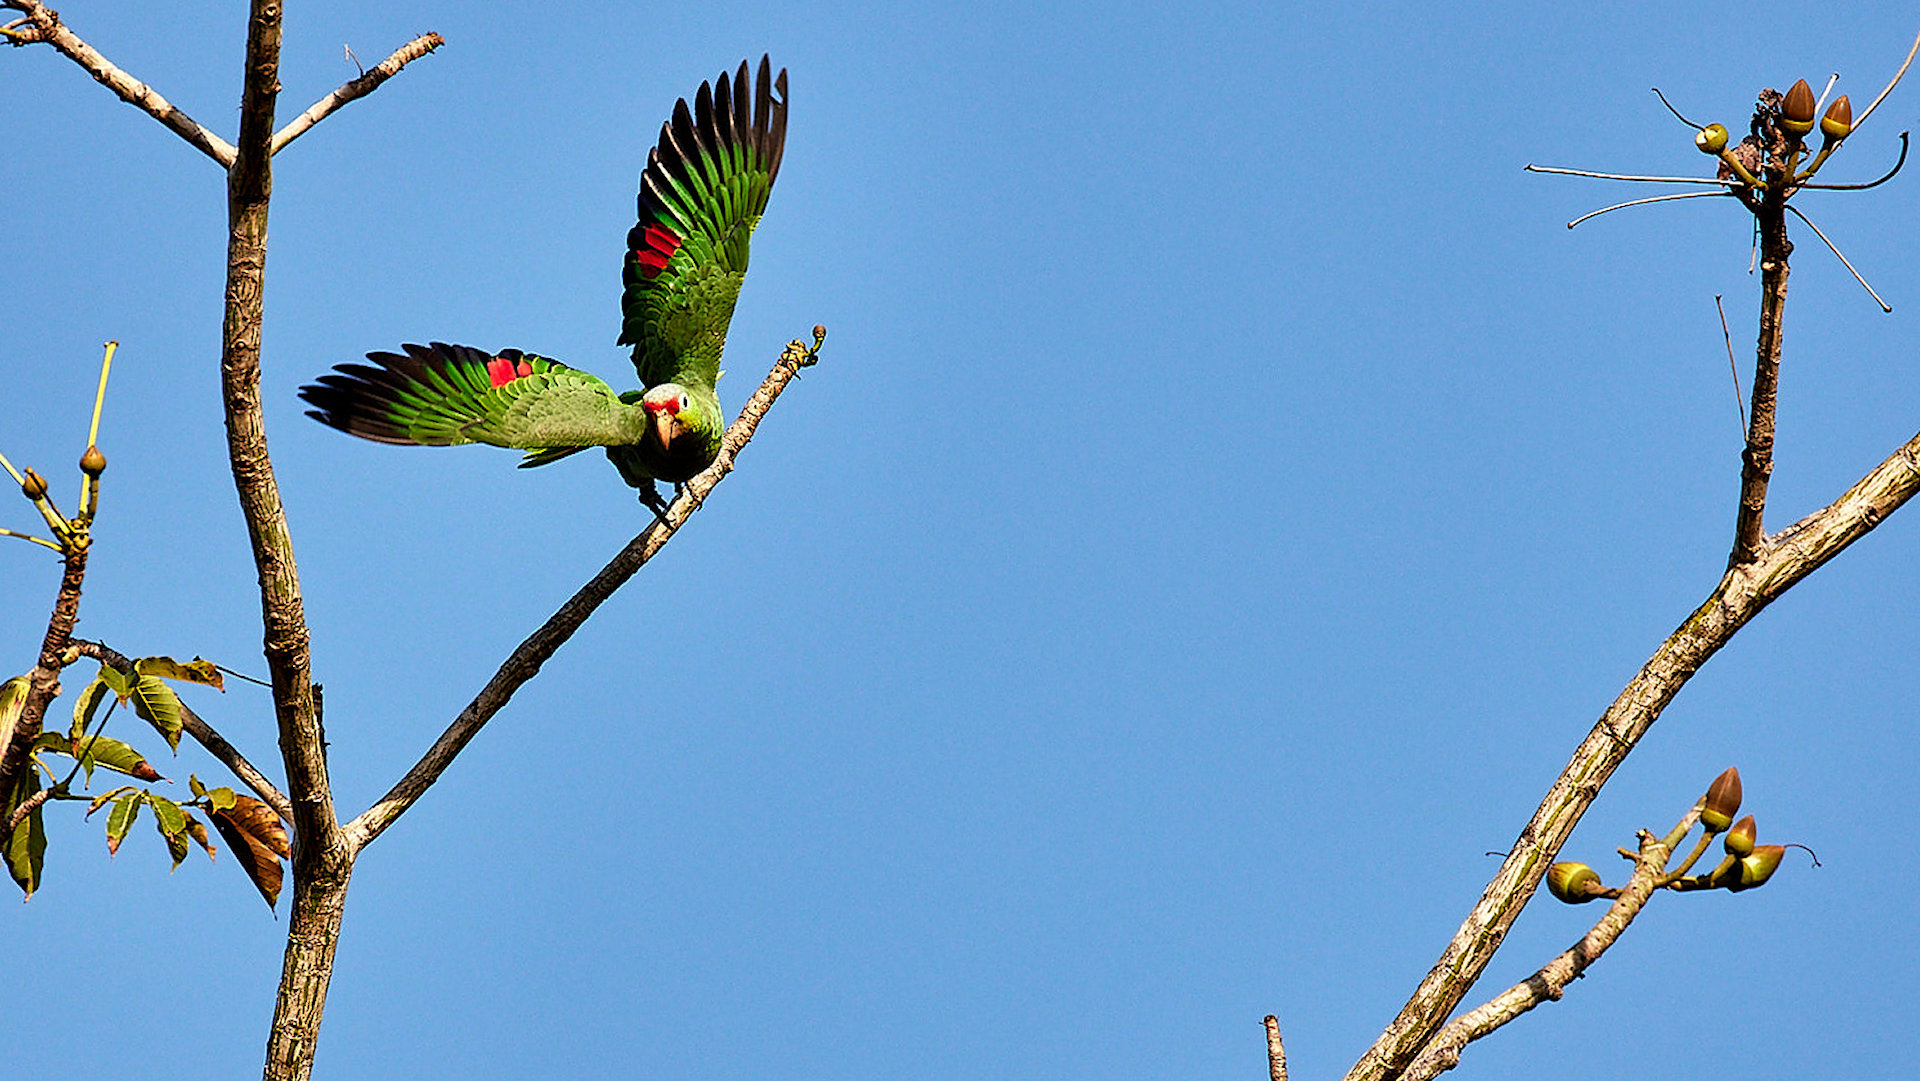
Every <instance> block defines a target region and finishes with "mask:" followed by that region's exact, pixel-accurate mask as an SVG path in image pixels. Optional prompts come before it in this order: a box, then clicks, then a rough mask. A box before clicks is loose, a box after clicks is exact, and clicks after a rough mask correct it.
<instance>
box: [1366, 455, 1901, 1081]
mask: <svg viewBox="0 0 1920 1081" xmlns="http://www.w3.org/2000/svg"><path fill="white" fill-rule="evenodd" d="M1916 491H1920V434H1916V435H1915V436H1914V437H1913V438H1912V439H1909V440H1908V441H1907V442H1906V443H1905V444H1904V445H1902V446H1901V447H1900V448H1899V449H1897V450H1895V451H1894V452H1893V453H1892V454H1890V455H1888V456H1887V458H1886V459H1885V460H1884V461H1882V462H1881V463H1880V464H1879V465H1878V466H1875V467H1874V468H1873V470H1872V471H1871V472H1869V473H1867V475H1866V476H1864V477H1862V478H1861V479H1860V480H1859V481H1858V482H1857V483H1855V484H1854V485H1853V487H1851V488H1849V489H1847V491H1846V492H1844V493H1843V494H1842V495H1841V496H1840V497H1839V498H1838V499H1835V500H1834V501H1833V502H1832V503H1830V504H1828V505H1827V506H1826V507H1824V508H1822V509H1820V510H1818V511H1816V512H1814V513H1813V514H1810V515H1808V516H1807V517H1805V518H1803V519H1801V520H1800V521H1799V522H1796V523H1794V524H1793V525H1791V526H1788V527H1787V528H1786V529H1784V530H1781V531H1780V532H1779V533H1777V534H1775V535H1774V536H1772V537H1770V538H1767V539H1766V542H1765V543H1764V544H1763V545H1762V546H1761V548H1760V550H1759V553H1758V555H1757V557H1756V558H1755V559H1753V560H1752V561H1750V562H1746V563H1738V564H1735V565H1733V566H1731V567H1729V568H1727V572H1726V574H1725V576H1724V577H1722V578H1721V580H1720V584H1719V585H1718V586H1716V587H1715V588H1714V590H1713V592H1712V593H1711V594H1709V595H1708V597H1707V599H1706V600H1705V601H1703V602H1702V603H1701V605H1700V606H1699V607H1698V608H1696V609H1695V610H1694V612H1693V614H1692V615H1690V616H1688V617H1687V619H1686V621H1685V622H1683V623H1681V625H1680V626H1679V627H1678V628H1677V629H1676V630H1675V631H1674V632H1673V633H1672V634H1671V635H1669V636H1668V637H1667V640H1666V641H1664V642H1662V643H1661V644H1660V648H1659V649H1658V650H1656V651H1655V652H1654V654H1653V657H1652V658H1651V659H1649V660H1648V661H1647V663H1646V666H1645V667H1643V668H1641V669H1640V671H1639V673H1638V674H1636V675H1635V676H1634V678H1633V680H1632V681H1631V682H1629V683H1628V684H1627V686H1626V688H1625V689H1624V690H1622V691H1621V692H1620V696H1619V697H1618V698H1616V699H1614V701H1613V704H1612V705H1610V706H1609V707H1607V711H1606V712H1605V713H1604V714H1602V715H1601V717H1600V720H1599V722H1598V723H1596V724H1595V725H1594V726H1593V730H1592V731H1591V732H1589V733H1588V734H1587V738H1586V740H1585V741H1584V742H1582V743H1581V744H1580V747H1579V749H1578V750H1576V751H1575V752H1574V755H1573V759H1572V761H1570V762H1568V763H1567V766H1566V768H1565V769H1564V770H1562V771H1561V773H1560V777H1559V778H1558V779H1557V780H1556V781H1554V783H1553V787H1552V788H1551V789H1550V790H1549V791H1548V792H1547V796H1546V798H1545V799H1543V800H1542V801H1541V802H1540V806H1539V809H1538V810H1536V811H1535V812H1534V815H1533V819H1532V821H1530V822H1528V823H1527V825H1526V827H1525V828H1524V829H1522V830H1521V831H1520V836H1519V838H1518V840H1516V841H1515V843H1514V846H1513V849H1512V851H1511V852H1510V853H1509V854H1508V856H1507V859H1506V861H1505V862H1504V863H1502V864H1501V866H1500V871H1499V873H1498V874H1496V875H1495V876H1494V879H1493V881H1492V882H1490V883H1488V884H1487V888H1486V890H1485V892H1484V893H1482V894H1481V897H1480V900H1479V903H1477V904H1475V905H1474V907H1473V911H1472V912H1471V913H1469V914H1468V915H1467V919H1466V921H1465V922H1464V923H1462V924H1461V925H1460V930H1459V931H1458V932H1456V933H1455V934H1454V937H1453V941H1451V942H1449V943H1448V944H1447V948H1446V950H1445V951H1444V952H1443V953H1442V954H1441V955H1440V960H1439V961H1438V962H1437V963H1435V965H1434V966H1433V969H1432V971H1430V972H1428V973H1427V976H1426V978H1425V979H1424V980H1422V981H1421V983H1420V986H1419V988H1418V989H1416V990H1415V991H1414V994H1413V997H1412V998H1411V999H1410V1000H1409V1001H1408V1002H1407V1004H1406V1006H1405V1007H1404V1008H1402V1010H1401V1011H1400V1016H1399V1017H1397V1018H1395V1019H1394V1021H1393V1023H1392V1024H1391V1025H1389V1026H1388V1027H1387V1029H1386V1031H1385V1032H1383V1033H1382V1034H1381V1035H1380V1038H1379V1039H1378V1040H1376V1041H1375V1042H1374V1045H1373V1046H1372V1047H1371V1048H1369V1049H1368V1051H1367V1053H1366V1054H1365V1055H1364V1056H1363V1057H1362V1058H1361V1059H1360V1061H1359V1062H1358V1063H1356V1064H1355V1065H1354V1067H1353V1069H1351V1070H1349V1071H1348V1072H1347V1081H1381V1079H1384V1078H1391V1077H1398V1076H1400V1075H1401V1074H1402V1072H1403V1071H1404V1070H1406V1069H1407V1067H1408V1066H1410V1065H1411V1064H1412V1063H1413V1061H1414V1060H1415V1059H1416V1058H1417V1057H1418V1056H1419V1055H1420V1053H1421V1052H1422V1051H1423V1050H1424V1049H1425V1048H1426V1046H1427V1045H1428V1043H1429V1042H1430V1041H1431V1040H1432V1039H1433V1038H1434V1034H1435V1033H1436V1032H1437V1031H1438V1030H1439V1028H1440V1025H1441V1023H1442V1022H1443V1021H1445V1020H1446V1018H1447V1016H1448V1015H1449V1014H1451V1013H1452V1012H1453V1010H1454V1008H1455V1007H1457V1006H1458V1005H1459V1004H1460V1000H1461V999H1462V998H1464V997H1465V996H1466V993H1467V990H1468V989H1469V988H1470V987H1472V986H1473V982H1474V981H1475V980H1476V979H1478V978H1479V976H1480V973H1481V972H1482V971H1483V970H1484V969H1485V968H1486V966H1487V962H1488V961H1490V960H1491V959H1492V957H1493V953H1494V951H1495V950H1496V949H1498V948H1499V946H1500V943H1501V941H1502V940H1503V939H1505V937H1506V934H1507V930H1508V929H1509V928H1510V927H1512V926H1513V921H1514V920H1515V919H1517V918H1518V917H1519V915H1520V911H1521V909H1523V908H1525V907H1526V903H1527V901H1528V899H1529V898H1531V897H1532V896H1533V893H1534V890H1535V889H1536V888H1538V886H1539V885H1540V880H1541V878H1542V877H1543V876H1545V874H1546V872H1547V868H1548V865H1549V864H1551V863H1552V861H1553V855H1554V853H1556V852H1558V851H1559V850H1560V846H1561V845H1562V844H1564V843H1565V842H1566V839H1567V837H1568V835H1570V834H1571V833H1572V832H1573V828H1574V826H1575V825H1577V824H1578V823H1579V821H1580V818H1581V816H1582V815H1584V814H1585V813H1586V811H1587V808H1589V807H1590V806H1592V805H1593V801H1594V799H1595V798H1597V797H1598V795H1599V793H1600V789H1601V787H1602V786H1603V785H1605V784H1606V782H1607V779H1608V778H1609V777H1611V776H1612V775H1613V771H1614V770H1615V769H1616V768H1618V766H1619V765H1620V763H1621V762H1623V761H1625V760H1626V757H1627V755H1628V754H1629V753H1631V752H1632V750H1633V748H1634V747H1635V746H1636V745H1637V744H1638V743H1639V742H1640V739H1641V737H1643V736H1645V735H1646V734H1647V731H1648V729H1650V728H1652V727H1653V722H1654V721H1656V720H1658V719H1659V717H1660V713H1661V711H1662V710H1664V709H1665V708H1666V706H1667V703H1669V702H1671V701H1672V700H1673V697H1674V695H1676V694H1678V693H1679V691H1680V688H1681V687H1683V686H1685V685H1686V682H1687V680H1688V679H1690V678H1692V676H1693V674H1694V673H1695V672H1697V671H1699V669H1700V666H1701V665H1703V664H1705V663H1706V662H1707V659H1708V658H1710V657H1712V656H1713V654H1714V653H1716V652H1718V651H1719V649H1720V647H1721V646H1724V645H1725V644H1726V643H1727V641H1728V640H1729V639H1731V638H1732V637H1733V634H1734V632H1735V631H1738V630H1739V629H1740V628H1741V627H1743V626H1745V625H1746V623H1747V622H1748V621H1749V620H1751V619H1752V618H1753V617H1754V616H1756V615H1758V614H1759V613H1760V612H1761V610H1762V609H1764V608H1766V606H1767V605H1769V604H1771V603H1772V602H1773V601H1774V599H1775V598H1777V597H1779V596H1780V595H1781V594H1783V593H1785V592H1786V591H1787V590H1788V589H1791V588H1792V587H1793V586H1794V585H1795V584H1797V583H1798V582H1799V581H1800V580H1801V579H1803V578H1805V577H1806V576H1807V575H1809V574H1812V573H1813V572H1814V571H1815V570H1818V569H1819V568H1820V567H1821V566H1823V565H1824V564H1825V563H1826V562H1827V561H1828V560H1830V559H1832V558H1834V557H1835V556H1837V555H1839V554H1840V553H1841V552H1842V551H1845V550H1846V548H1847V546H1848V545H1851V544H1852V543H1853V542H1854V541H1856V540H1859V539H1860V538H1861V537H1864V536H1866V535H1867V534H1868V533H1870V532H1872V531H1873V529H1874V527H1875V526H1877V525H1879V524H1880V523H1881V522H1882V521H1884V520H1885V519H1886V517H1887V516H1888V515H1889V514H1892V513H1893V512H1894V511H1896V510H1898V509H1899V508H1900V506H1901V505H1902V504H1904V503H1906V502H1907V500H1909V499H1911V498H1913V496H1914V493H1915V492H1916Z"/></svg>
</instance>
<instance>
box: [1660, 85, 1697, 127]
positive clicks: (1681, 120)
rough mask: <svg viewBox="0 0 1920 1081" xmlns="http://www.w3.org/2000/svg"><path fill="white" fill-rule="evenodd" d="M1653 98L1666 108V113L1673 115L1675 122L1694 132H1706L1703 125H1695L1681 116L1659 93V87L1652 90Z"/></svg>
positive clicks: (1663, 95)
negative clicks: (1657, 99)
mask: <svg viewBox="0 0 1920 1081" xmlns="http://www.w3.org/2000/svg"><path fill="white" fill-rule="evenodd" d="M1653 96H1654V97H1656V98H1659V99H1660V104H1662V105H1665V106H1666V107H1667V111H1668V112H1670V113H1672V114H1673V117H1674V119H1675V120H1678V121H1680V122H1681V123H1682V124H1685V125H1686V126H1688V127H1690V128H1692V129H1693V130H1695V131H1705V130H1707V129H1706V127H1705V126H1704V125H1701V124H1696V123H1694V122H1693V121H1691V120H1688V119H1687V118H1686V117H1684V116H1681V115H1680V110H1678V109H1676V108H1674V107H1673V102H1671V101H1668V100H1667V96H1666V95H1665V94H1662V93H1661V92H1660V88H1659V87H1657V86H1656V87H1654V88H1653Z"/></svg>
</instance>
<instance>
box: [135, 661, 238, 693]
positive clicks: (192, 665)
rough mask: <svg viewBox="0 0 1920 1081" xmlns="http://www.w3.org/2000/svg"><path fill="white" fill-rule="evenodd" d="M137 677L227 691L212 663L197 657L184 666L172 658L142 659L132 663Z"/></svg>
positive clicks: (223, 681)
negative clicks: (202, 685) (170, 680)
mask: <svg viewBox="0 0 1920 1081" xmlns="http://www.w3.org/2000/svg"><path fill="white" fill-rule="evenodd" d="M133 670H134V673H135V674H137V675H142V676H160V677H161V678H163V679H178V680H183V681H185V682H188V683H203V684H205V685H207V686H209V687H212V688H213V689H214V690H216V691H224V690H226V689H227V684H226V681H225V680H223V679H222V678H220V669H219V668H217V667H215V666H214V663H213V662H212V661H203V660H201V659H200V658H198V657H195V658H194V659H193V660H191V661H188V662H187V663H185V664H182V663H180V662H179V661H176V660H174V659H173V658H172V657H142V658H140V659H139V660H137V661H135V662H133Z"/></svg>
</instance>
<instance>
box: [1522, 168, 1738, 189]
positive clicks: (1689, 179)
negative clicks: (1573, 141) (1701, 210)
mask: <svg viewBox="0 0 1920 1081" xmlns="http://www.w3.org/2000/svg"><path fill="white" fill-rule="evenodd" d="M1526 171H1527V172H1529V173H1554V174H1557V175H1559V176H1590V177H1593V178H1594V179H1595V180H1633V181H1638V182H1640V183H1643V184H1711V185H1713V186H1714V187H1719V188H1738V187H1742V186H1743V185H1742V183H1741V182H1740V181H1737V180H1721V179H1719V178H1717V177H1715V178H1711V179H1709V178H1707V177H1704V176H1631V175H1628V174H1624V173H1596V172H1593V171H1591V170H1589V169H1561V168H1558V167H1556V166H1552V165H1534V164H1533V163H1531V162H1529V163H1528V164H1527V169H1526Z"/></svg>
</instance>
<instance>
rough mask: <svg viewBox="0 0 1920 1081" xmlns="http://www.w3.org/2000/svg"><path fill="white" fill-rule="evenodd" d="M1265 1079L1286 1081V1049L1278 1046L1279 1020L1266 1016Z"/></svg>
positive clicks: (1270, 1015) (1269, 1015)
mask: <svg viewBox="0 0 1920 1081" xmlns="http://www.w3.org/2000/svg"><path fill="white" fill-rule="evenodd" d="M1265 1023H1266V1026H1267V1078H1268V1081H1287V1049H1286V1048H1284V1047H1282V1046H1281V1045H1280V1019H1279V1018H1278V1017H1275V1016H1274V1015H1272V1014H1268V1015H1267V1020H1266V1022H1265Z"/></svg>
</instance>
